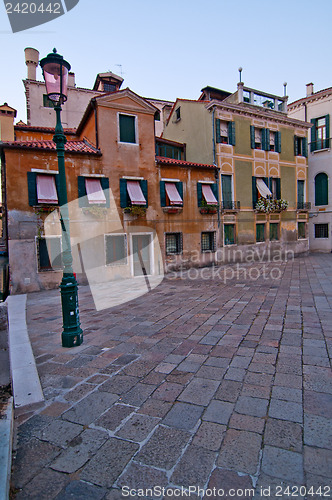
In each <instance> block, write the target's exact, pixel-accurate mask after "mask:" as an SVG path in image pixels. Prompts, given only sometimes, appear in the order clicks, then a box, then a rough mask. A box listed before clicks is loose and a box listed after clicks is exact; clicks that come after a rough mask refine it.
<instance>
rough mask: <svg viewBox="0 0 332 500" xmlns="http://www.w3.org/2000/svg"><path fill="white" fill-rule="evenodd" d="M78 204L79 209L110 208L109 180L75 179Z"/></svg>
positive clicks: (97, 178)
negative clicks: (92, 206) (92, 207)
mask: <svg viewBox="0 0 332 500" xmlns="http://www.w3.org/2000/svg"><path fill="white" fill-rule="evenodd" d="M77 190H78V204H79V206H80V207H81V208H84V207H89V206H91V205H99V206H101V207H105V208H108V207H109V206H110V197H109V179H108V178H107V177H84V176H82V175H79V176H78V177H77Z"/></svg>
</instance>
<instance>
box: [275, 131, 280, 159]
mask: <svg viewBox="0 0 332 500" xmlns="http://www.w3.org/2000/svg"><path fill="white" fill-rule="evenodd" d="M275 150H276V152H277V153H281V132H280V130H277V131H276V133H275Z"/></svg>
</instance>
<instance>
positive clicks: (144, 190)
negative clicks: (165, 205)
mask: <svg viewBox="0 0 332 500" xmlns="http://www.w3.org/2000/svg"><path fill="white" fill-rule="evenodd" d="M140 185H141V190H142V193H143V195H144V198H145V199H146V205H145V206H146V207H148V206H149V201H148V181H146V180H144V181H140Z"/></svg>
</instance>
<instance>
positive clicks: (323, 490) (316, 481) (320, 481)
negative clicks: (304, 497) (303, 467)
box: [306, 473, 331, 498]
mask: <svg viewBox="0 0 332 500" xmlns="http://www.w3.org/2000/svg"><path fill="white" fill-rule="evenodd" d="M306 486H307V490H310V488H313V492H315V494H316V496H317V498H324V496H323V495H324V494H325V495H326V496H327V495H328V494H329V495H330V496H331V478H327V477H324V476H318V475H317V474H308V473H307V474H306ZM308 496H309V495H308ZM309 498H315V497H314V496H311V495H310V497H309Z"/></svg>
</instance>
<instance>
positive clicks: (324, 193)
mask: <svg viewBox="0 0 332 500" xmlns="http://www.w3.org/2000/svg"><path fill="white" fill-rule="evenodd" d="M327 204H328V178H327V175H326V174H325V173H324V172H321V173H320V174H317V175H316V177H315V205H316V206H319V205H327Z"/></svg>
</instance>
